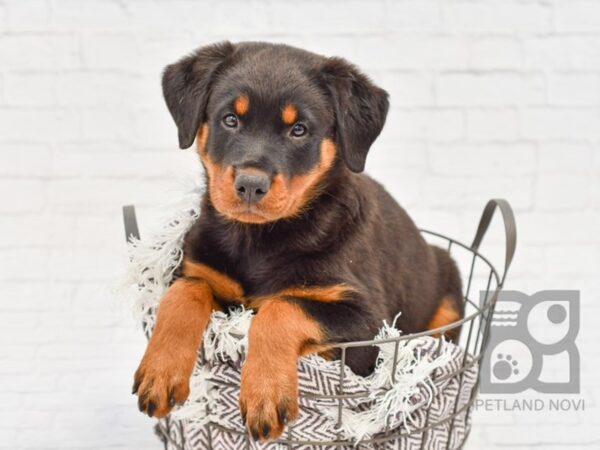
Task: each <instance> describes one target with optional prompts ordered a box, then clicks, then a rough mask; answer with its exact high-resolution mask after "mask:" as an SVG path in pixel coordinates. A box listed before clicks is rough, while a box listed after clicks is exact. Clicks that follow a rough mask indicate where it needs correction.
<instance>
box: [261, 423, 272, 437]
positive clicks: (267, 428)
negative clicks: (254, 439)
mask: <svg viewBox="0 0 600 450" xmlns="http://www.w3.org/2000/svg"><path fill="white" fill-rule="evenodd" d="M262 432H263V437H264V438H265V439H268V438H269V433H270V432H271V427H270V426H269V425H263V429H262Z"/></svg>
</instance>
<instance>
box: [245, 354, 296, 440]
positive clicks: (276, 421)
mask: <svg viewBox="0 0 600 450" xmlns="http://www.w3.org/2000/svg"><path fill="white" fill-rule="evenodd" d="M248 362H249V361H247V363H246V364H245V365H244V367H243V368H242V382H241V388H240V411H241V414H242V421H245V423H246V428H247V429H248V431H249V432H250V434H251V435H252V438H253V439H254V440H259V441H260V442H265V441H267V440H273V439H277V438H278V437H279V436H281V433H283V428H284V427H285V425H286V423H287V422H289V421H292V420H294V419H296V418H297V417H298V374H297V372H296V365H295V364H290V365H288V367H280V368H277V369H269V368H268V367H265V366H264V365H260V364H252V363H250V364H248Z"/></svg>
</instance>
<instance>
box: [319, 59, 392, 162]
mask: <svg viewBox="0 0 600 450" xmlns="http://www.w3.org/2000/svg"><path fill="white" fill-rule="evenodd" d="M322 73H323V74H324V76H325V83H326V84H327V88H328V89H329V93H330V95H331V99H332V102H333V107H334V112H335V127H336V139H337V145H338V147H339V148H340V151H341V154H342V157H343V158H344V162H345V163H346V165H347V166H348V167H349V168H350V170H352V171H353V172H357V173H358V172H362V171H363V170H364V168H365V161H366V159H367V153H368V152H369V148H370V147H371V144H373V141H375V139H376V138H377V136H379V133H381V130H382V128H383V125H384V123H385V118H386V116H387V112H388V107H389V102H388V93H387V92H386V91H384V90H383V89H381V88H380V87H378V86H375V85H374V84H373V83H372V82H371V80H369V78H368V77H367V76H366V75H364V74H363V73H361V72H360V71H359V70H358V69H357V68H356V67H355V66H354V65H352V64H350V63H349V62H347V61H346V60H344V59H342V58H328V59H327V61H326V62H325V64H324V66H323V68H322Z"/></svg>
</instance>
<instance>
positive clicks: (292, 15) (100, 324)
mask: <svg viewBox="0 0 600 450" xmlns="http://www.w3.org/2000/svg"><path fill="white" fill-rule="evenodd" d="M225 38H228V39H231V40H234V41H235V40H245V39H254V40H257V39H261V40H269V41H282V42H288V43H291V44H294V45H299V46H302V47H306V48H308V49H310V50H314V51H317V52H320V53H326V54H337V55H340V56H344V57H347V58H348V59H350V60H352V61H353V62H355V63H357V64H358V65H360V66H361V67H363V68H364V69H365V70H366V71H367V72H368V73H369V74H371V75H372V77H373V78H374V79H375V80H376V81H377V82H378V83H380V84H381V85H382V86H383V87H385V88H386V89H388V90H389V92H390V93H391V95H392V97H391V101H392V109H391V112H390V116H389V120H388V125H387V127H386V129H385V131H384V132H383V134H382V137H381V139H380V140H379V141H378V143H377V145H376V146H375V148H374V149H373V152H372V155H371V159H370V161H369V164H368V170H369V172H370V173H371V174H373V175H374V176H375V177H377V178H378V179H380V180H381V181H383V182H384V183H385V184H386V186H387V187H388V188H389V190H390V191H391V192H392V193H393V194H394V195H395V196H396V197H397V198H398V200H399V201H400V202H401V203H402V204H403V205H404V206H405V207H407V208H408V209H409V211H410V213H411V214H412V216H413V217H414V218H415V219H416V220H417V222H418V223H419V225H421V226H423V227H426V228H432V229H436V230H440V231H443V232H445V233H447V234H450V235H454V236H456V237H458V238H460V239H464V240H469V239H470V238H471V236H472V234H473V232H474V228H475V225H476V221H477V219H478V216H479V213H480V209H481V208H482V206H483V204H484V202H485V200H487V199H488V198H489V197H492V196H503V197H507V198H508V199H509V200H511V202H512V204H513V205H514V206H515V209H516V212H517V220H518V224H519V231H520V238H519V249H518V255H517V258H516V260H515V263H514V269H513V270H512V273H511V276H510V282H509V284H508V286H509V287H510V288H514V289H524V290H526V291H528V292H534V291H537V290H540V289H547V288H563V289H581V291H582V297H581V298H582V308H583V316H582V328H581V332H580V337H579V341H578V342H579V347H580V350H581V354H582V366H583V373H582V397H583V398H585V399H586V411H585V412H584V413H563V414H561V415H556V414H550V413H543V412H538V413H535V414H534V413H508V412H507V413H486V412H478V413H477V414H476V416H475V427H474V430H473V433H472V436H471V439H470V443H469V446H468V448H470V449H476V448H501V447H506V446H509V447H511V448H515V449H522V450H524V449H532V448H548V447H554V446H556V447H557V448H558V447H561V448H567V447H568V448H573V449H591V448H598V445H599V444H600V431H598V425H600V419H599V417H600V414H599V413H598V402H599V401H600V381H599V379H600V377H598V371H599V370H600V350H598V339H599V338H600V335H599V333H598V326H597V317H598V314H600V306H599V303H598V294H599V293H600V276H599V275H600V274H599V269H598V267H600V2H599V1H597V0H399V1H392V0H387V1H386V0H374V1H368V2H367V1H350V2H342V1H335V0H334V1H332V0H316V1H306V2H301V3H300V2H292V1H283V0H264V1H260V0H254V1H243V0H221V1H211V2H199V1H192V0H177V1H174V2H167V1H162V0H157V1H151V0H114V1H111V0H91V1H82V0H0V150H1V151H0V448H6V449H25V448H36V449H41V448H48V449H66V448H74V449H83V448H85V449H108V448H111V449H113V448H114V449H117V448H121V449H128V450H131V449H142V448H144V449H147V448H159V446H158V443H157V441H156V440H155V438H154V437H153V435H152V432H151V425H152V421H151V420H149V419H146V418H144V417H143V416H142V415H141V414H139V413H138V412H137V410H136V407H135V402H134V398H133V397H131V396H130V395H129V388H130V382H131V376H132V373H133V370H134V369H135V366H136V364H137V362H138V359H139V357H140V356H141V353H142V352H143V348H144V339H143V338H142V336H141V333H140V331H139V329H138V327H137V326H136V324H135V323H134V322H133V320H132V318H131V316H130V314H129V312H128V308H127V306H126V305H122V304H118V302H117V301H115V300H114V299H113V298H112V296H111V293H110V286H111V285H112V284H113V283H114V282H115V280H117V279H118V277H119V276H120V274H121V273H122V267H123V261H124V260H123V247H124V244H123V230H122V227H121V218H120V215H119V214H120V211H119V208H120V206H121V205H122V204H124V203H129V202H134V203H136V204H137V205H139V206H140V212H141V218H142V228H143V230H142V231H144V229H147V228H148V227H150V226H151V225H152V224H154V223H156V220H155V219H156V217H157V216H158V214H157V212H156V211H153V210H152V206H153V205H158V204H160V203H161V202H164V201H165V200H167V199H169V198H170V189H171V188H172V187H174V186H177V185H178V184H179V183H180V180H181V179H182V178H185V175H184V174H187V175H190V174H194V175H197V173H198V171H199V168H198V164H197V163H196V158H195V156H194V155H193V152H192V151H187V152H181V151H178V150H176V148H177V142H176V132H175V127H174V125H173V124H172V122H171V119H170V117H169V115H168V113H167V111H166V108H165V106H164V105H163V101H162V98H161V92H160V84H159V80H160V72H161V70H162V68H163V67H164V66H165V65H166V64H168V63H170V62H173V61H174V60H175V59H177V58H179V57H180V56H182V55H183V54H185V53H187V52H189V51H190V50H191V49H193V48H194V47H196V46H199V45H202V44H206V43H209V42H213V41H216V40H219V39H225ZM171 197H172V194H171ZM490 233H491V234H490V238H491V239H490V242H491V244H490V245H489V249H490V251H491V252H492V254H495V255H498V254H499V253H500V252H499V250H500V249H501V248H502V245H503V244H502V239H501V238H500V237H497V236H501V228H500V226H499V225H498V224H495V225H494V226H493V229H492V230H490Z"/></svg>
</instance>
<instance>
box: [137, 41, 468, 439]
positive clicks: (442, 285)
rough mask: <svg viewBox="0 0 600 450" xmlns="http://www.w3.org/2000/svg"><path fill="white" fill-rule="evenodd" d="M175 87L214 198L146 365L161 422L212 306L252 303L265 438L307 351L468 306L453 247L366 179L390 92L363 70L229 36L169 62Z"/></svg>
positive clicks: (254, 424)
mask: <svg viewBox="0 0 600 450" xmlns="http://www.w3.org/2000/svg"><path fill="white" fill-rule="evenodd" d="M163 90H164V96H165V100H166V103H167V106H168V108H169V111H170V112H171V114H172V116H173V118H174V120H175V123H176V125H177V128H178V131H179V143H180V146H181V147H182V148H188V147H190V146H191V145H192V144H193V143H194V141H196V147H197V152H198V154H199V157H200V159H201V161H202V164H203V165H204V168H205V177H206V184H207V192H206V194H205V195H204V198H203V200H202V205H201V206H202V214H201V216H200V218H199V220H198V221H197V223H195V225H194V226H193V227H192V229H191V230H190V231H189V233H188V234H187V236H186V238H185V246H184V254H185V260H184V264H183V267H182V272H183V276H182V278H180V279H178V280H177V281H176V282H175V283H174V284H173V286H172V287H171V288H170V289H169V290H168V291H167V293H166V295H165V298H164V299H163V300H162V302H161V304H160V307H159V310H158V317H157V324H156V328H155V330H154V334H153V336H152V338H151V339H150V342H149V344H148V348H147V350H146V353H145V355H144V358H143V360H142V362H141V364H140V367H139V369H138V371H137V372H136V376H135V384H134V392H135V393H137V394H138V395H139V405H140V409H141V410H143V411H145V412H147V413H148V414H149V415H156V416H164V415H166V414H167V413H168V412H169V411H170V409H171V407H172V406H173V405H175V404H176V403H179V402H182V401H184V400H185V398H186V397H187V395H188V393H189V388H188V384H189V377H190V375H191V372H192V368H193V366H194V361H195V357H196V351H197V349H198V347H199V345H200V343H201V337H202V331H203V330H204V327H205V326H206V324H207V322H208V319H209V315H210V313H211V311H213V310H215V309H226V308H227V306H228V305H231V304H243V305H246V306H247V307H251V308H254V309H255V310H256V316H255V318H254V320H253V322H252V325H251V328H250V331H249V352H248V357H247V360H246V362H245V364H244V366H243V369H242V384H241V398H240V408H241V412H242V415H243V417H245V422H246V425H247V427H248V430H249V431H250V433H251V434H252V435H253V436H254V438H255V439H259V440H261V441H264V440H268V439H274V438H276V437H278V436H279V435H280V434H281V432H282V430H283V427H284V425H285V423H286V422H287V421H288V420H292V419H294V418H295V417H296V415H297V412H298V403H297V374H296V361H297V359H298V357H299V356H301V355H304V354H307V353H311V352H320V353H322V354H323V355H326V356H327V357H333V358H335V357H336V354H335V353H333V352H330V351H328V344H330V343H332V342H340V341H353V340H368V339H372V338H373V336H374V335H375V334H376V332H377V330H378V328H379V327H380V326H381V324H382V321H383V320H387V321H388V322H391V321H392V320H393V318H394V317H395V316H396V315H397V314H398V312H400V311H401V312H402V315H401V317H400V319H399V320H398V322H397V326H398V328H399V329H401V330H402V331H403V332H404V333H413V332H419V331H423V330H426V329H432V328H437V327H439V326H443V325H447V324H448V323H450V322H452V321H455V320H457V319H458V318H459V317H461V316H462V315H463V302H462V296H461V283H460V277H459V274H458V271H457V269H456V266H455V264H454V262H453V261H452V260H451V258H450V257H449V255H448V253H447V252H445V251H443V250H440V249H438V248H435V247H432V246H430V245H428V244H427V243H425V241H424V240H423V239H422V237H421V236H420V234H419V232H418V230H417V228H416V227H415V225H414V224H413V222H412V221H411V219H410V218H409V217H408V215H407V214H406V212H405V211H404V210H403V209H402V208H401V207H400V206H399V205H398V204H397V203H396V202H395V201H394V199H393V198H392V197H391V196H390V195H389V194H388V193H387V192H386V191H385V190H384V189H383V188H382V187H381V186H380V185H379V184H378V183H377V182H375V181H373V180H372V179H371V178H369V177H368V176H366V175H363V174H360V172H362V170H363V168H364V164H365V159H366V156H367V152H368V151H369V148H370V147H371V144H372V143H373V141H374V140H375V139H376V138H377V136H378V135H379V133H380V131H381V129H382V127H383V125H384V122H385V118H386V114H387V110H388V96H387V93H386V92H385V91H384V90H382V89H380V88H379V87H377V86H375V85H374V84H373V83H372V82H371V81H370V80H369V79H368V78H367V77H365V76H364V75H363V74H362V73H361V72H359V71H358V69H357V68H356V67H354V66H352V65H351V64H349V63H347V62H346V61H344V60H342V59H339V58H326V57H322V56H319V55H315V54H313V53H309V52H306V51H303V50H300V49H296V48H292V47H289V46H285V45H274V44H266V43H240V44H231V43H228V42H225V43H220V44H216V45H212V46H208V47H203V48H200V49H199V50H197V51H196V52H194V53H193V54H191V55H190V56H188V57H186V58H184V59H182V60H180V61H179V62H177V63H175V64H173V65H171V66H168V67H167V68H166V70H165V73H164V77H163ZM450 337H456V333H455V334H453V335H452V336H450ZM375 358H376V351H375V349H374V348H366V349H355V350H351V351H349V353H348V355H347V362H348V364H349V365H350V367H351V368H352V369H353V370H354V371H355V372H357V373H359V374H367V373H369V372H370V371H371V370H372V369H373V365H374V362H375Z"/></svg>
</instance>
